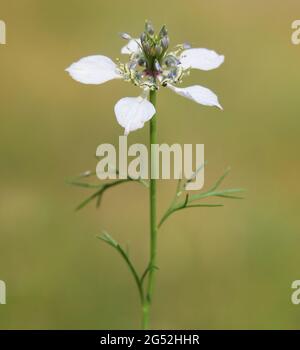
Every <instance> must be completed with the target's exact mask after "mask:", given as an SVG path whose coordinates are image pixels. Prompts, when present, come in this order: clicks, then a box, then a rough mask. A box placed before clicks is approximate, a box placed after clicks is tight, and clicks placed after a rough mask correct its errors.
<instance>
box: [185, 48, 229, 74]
mask: <svg viewBox="0 0 300 350" xmlns="http://www.w3.org/2000/svg"><path fill="white" fill-rule="evenodd" d="M180 62H181V65H182V67H183V69H188V68H196V69H202V70H211V69H215V68H218V67H219V66H220V65H221V64H222V63H223V62H224V56H223V55H219V54H217V53H216V52H215V51H212V50H208V49H189V50H185V51H183V52H182V53H181V55H180Z"/></svg>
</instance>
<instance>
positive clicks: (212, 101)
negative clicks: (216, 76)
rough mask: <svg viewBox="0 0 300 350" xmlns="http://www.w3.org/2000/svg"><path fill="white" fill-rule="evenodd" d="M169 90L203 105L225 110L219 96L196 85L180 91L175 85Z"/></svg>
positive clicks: (170, 86) (169, 86)
mask: <svg viewBox="0 0 300 350" xmlns="http://www.w3.org/2000/svg"><path fill="white" fill-rule="evenodd" d="M168 88H170V89H171V90H173V91H174V92H176V94H178V95H180V96H183V97H186V98H188V99H190V100H193V101H195V102H197V103H200V104H202V105H205V106H216V107H218V108H220V109H223V108H222V106H221V105H220V103H219V100H218V97H217V95H216V94H215V93H213V92H212V91H211V90H209V89H207V88H205V87H203V86H200V85H194V86H189V87H186V88H182V89H180V88H177V87H175V86H173V85H168Z"/></svg>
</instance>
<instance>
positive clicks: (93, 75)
mask: <svg viewBox="0 0 300 350" xmlns="http://www.w3.org/2000/svg"><path fill="white" fill-rule="evenodd" d="M66 71H67V72H69V74H70V75H71V77H72V78H73V79H74V80H76V81H79V82H80V83H83V84H102V83H105V82H106V81H109V80H112V79H118V78H121V75H120V74H119V73H118V71H117V66H116V64H115V63H114V62H113V61H112V60H111V59H110V58H108V57H106V56H101V55H94V56H88V57H84V58H82V59H80V60H79V61H78V62H75V63H73V64H71V66H70V67H69V68H67V69H66Z"/></svg>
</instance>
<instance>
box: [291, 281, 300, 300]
mask: <svg viewBox="0 0 300 350" xmlns="http://www.w3.org/2000/svg"><path fill="white" fill-rule="evenodd" d="M292 289H294V291H293V293H292V296H291V300H292V303H293V304H294V305H299V304H300V280H296V281H294V282H293V283H292Z"/></svg>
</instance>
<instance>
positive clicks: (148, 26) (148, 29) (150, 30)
mask: <svg viewBox="0 0 300 350" xmlns="http://www.w3.org/2000/svg"><path fill="white" fill-rule="evenodd" d="M145 32H146V33H148V34H149V35H154V28H153V25H152V23H151V22H150V21H146V24H145Z"/></svg>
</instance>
